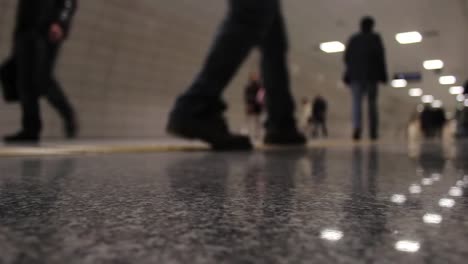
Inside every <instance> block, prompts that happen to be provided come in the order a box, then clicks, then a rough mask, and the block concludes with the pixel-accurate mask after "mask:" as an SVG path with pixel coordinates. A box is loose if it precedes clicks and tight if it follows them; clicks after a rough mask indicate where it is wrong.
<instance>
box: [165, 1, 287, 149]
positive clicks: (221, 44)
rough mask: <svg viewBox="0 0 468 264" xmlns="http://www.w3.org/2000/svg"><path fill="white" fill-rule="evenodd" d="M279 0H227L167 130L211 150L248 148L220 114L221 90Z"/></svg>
mask: <svg viewBox="0 0 468 264" xmlns="http://www.w3.org/2000/svg"><path fill="white" fill-rule="evenodd" d="M277 2H278V0H256V1H252V0H230V1H229V12H228V15H227V18H226V19H225V21H224V23H223V24H222V26H221V28H220V31H219V33H218V36H217V37H216V39H215V41H214V44H213V46H212V48H211V50H210V52H209V54H208V57H207V59H206V61H205V63H204V65H203V67H202V70H201V71H200V73H199V75H198V76H197V77H196V78H195V80H194V82H193V83H192V85H191V86H190V87H189V89H188V91H186V92H185V93H184V94H182V95H181V96H180V97H179V98H178V99H177V101H176V104H175V107H174V109H173V110H172V112H171V114H170V117H169V122H168V125H167V131H168V132H169V133H171V134H173V135H176V136H179V137H183V138H195V139H201V140H203V141H206V142H208V143H210V144H211V145H212V147H213V148H214V149H222V150H226V149H249V148H251V145H250V142H249V140H248V138H247V137H241V136H236V135H232V134H230V132H229V130H228V128H227V124H226V122H225V120H224V117H223V115H222V114H223V111H224V110H225V108H226V106H225V104H224V103H223V102H222V100H221V97H222V92H223V91H224V89H225V88H226V86H227V84H228V83H229V81H230V80H231V79H232V77H233V76H234V74H235V73H236V72H237V70H238V68H239V67H240V65H241V63H242V62H243V61H244V59H245V58H246V57H247V55H248V53H249V51H250V50H251V49H252V48H253V47H254V46H256V45H258V44H259V43H260V41H261V40H262V39H263V38H264V36H265V34H266V33H267V31H268V29H269V28H270V26H271V24H272V23H273V20H274V18H275V15H276V14H277V10H276V9H277V8H278V3H277Z"/></svg>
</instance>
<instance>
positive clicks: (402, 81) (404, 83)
mask: <svg viewBox="0 0 468 264" xmlns="http://www.w3.org/2000/svg"><path fill="white" fill-rule="evenodd" d="M407 85H408V81H406V80H405V79H395V80H393V81H392V86H393V87H394V88H403V87H406V86H407Z"/></svg>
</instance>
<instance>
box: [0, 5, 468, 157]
mask: <svg viewBox="0 0 468 264" xmlns="http://www.w3.org/2000/svg"><path fill="white" fill-rule="evenodd" d="M76 9H77V0H41V1H28V0H19V2H18V11H17V19H16V27H15V30H14V37H13V45H12V47H13V48H12V51H11V55H10V56H9V58H8V59H7V60H6V61H5V62H4V63H3V64H2V65H1V68H0V78H1V82H2V84H3V90H4V97H5V99H6V100H7V101H12V102H18V103H19V105H20V106H21V111H22V123H21V124H22V127H21V130H20V131H18V132H17V133H15V134H12V135H10V136H6V137H5V138H4V141H5V142H6V143H18V142H33V143H37V142H38V141H39V140H40V135H41V130H42V122H41V118H40V107H39V98H40V97H41V96H44V97H45V98H47V100H48V101H49V103H50V104H51V105H52V106H53V107H54V108H55V109H56V110H57V111H58V113H59V114H60V116H61V117H62V118H63V121H64V132H65V135H66V136H67V137H69V138H74V137H75V136H76V135H77V132H78V122H77V117H76V114H75V112H74V110H73V107H72V106H71V104H70V102H69V101H68V100H67V98H66V96H65V95H64V93H63V91H62V89H61V87H60V84H59V83H58V82H57V80H56V79H55V78H54V68H55V63H56V60H57V57H58V54H59V51H60V47H61V46H62V44H63V43H64V41H65V40H66V39H67V36H68V33H69V31H70V27H71V22H72V19H73V16H74V13H75V11H76ZM281 9H282V8H281V1H280V0H258V1H252V0H228V12H227V15H226V17H225V19H224V20H223V22H222V23H221V25H220V27H219V32H218V33H217V34H216V37H215V39H214V41H213V44H212V46H211V49H210V50H209V52H208V54H207V56H206V59H205V60H204V63H203V65H202V67H201V70H200V71H199V73H198V74H197V76H196V77H195V78H194V80H193V82H192V83H191V84H190V85H189V87H188V88H187V89H186V90H185V92H183V93H182V94H181V95H180V96H179V97H178V98H177V100H176V101H175V103H174V106H173V108H172V110H171V112H170V115H169V120H168V124H167V128H166V129H167V132H168V133H170V134H172V135H175V136H177V137H181V138H187V139H199V140H202V141H205V142H206V143H208V144H210V145H211V147H212V148H213V149H215V150H249V149H251V148H252V143H251V138H249V137H248V136H245V135H241V134H236V133H233V132H231V130H230V129H229V127H228V125H227V121H226V120H225V117H224V112H225V111H226V110H227V104H226V102H224V101H223V100H222V95H223V93H224V90H225V88H226V86H227V85H228V84H229V82H230V81H231V79H232V78H233V77H234V75H235V73H236V72H237V71H238V69H239V68H240V67H241V65H242V63H243V62H244V60H245V59H246V57H247V56H248V54H249V52H250V51H252V50H253V49H258V50H259V51H260V54H261V58H260V63H259V64H260V65H259V66H260V73H253V74H252V75H251V76H250V80H249V82H248V84H247V87H246V89H245V94H244V98H245V105H246V115H247V117H248V120H249V121H248V122H249V123H251V125H250V126H249V127H250V129H249V133H250V134H251V135H253V138H259V137H260V134H261V133H260V132H259V131H260V130H261V129H260V127H261V126H264V136H263V140H264V143H266V144H272V145H304V144H305V143H306V136H312V137H317V136H318V135H319V131H321V132H322V133H321V134H322V136H324V137H327V136H328V130H327V122H326V121H327V108H328V105H327V101H326V100H325V98H324V97H322V96H320V95H318V96H316V97H315V98H314V100H313V102H310V101H309V100H308V99H305V100H303V108H304V109H305V110H304V113H305V114H306V115H307V118H305V119H304V120H305V121H303V122H304V127H305V129H303V131H300V129H298V126H297V125H296V119H295V116H294V113H295V103H294V100H293V97H292V95H291V91H290V80H289V73H288V67H287V52H288V39H287V34H286V28H285V23H284V20H283V15H282V10H281ZM374 27H375V21H374V19H373V18H372V17H364V18H363V19H362V21H361V23H360V31H359V32H357V33H356V34H354V35H352V37H351V38H350V40H349V42H348V44H347V47H346V52H345V55H344V63H345V67H346V71H345V74H344V82H345V83H346V84H347V85H348V86H349V88H350V94H351V97H352V111H351V113H352V126H353V133H352V138H353V139H354V140H360V139H361V137H362V134H363V125H362V102H363V100H364V98H365V97H367V101H368V116H369V118H368V120H369V126H368V127H369V132H368V134H369V137H370V139H372V140H377V139H378V137H379V115H378V103H377V102H378V91H379V88H378V86H379V83H384V84H385V83H386V82H387V81H388V74H387V67H386V58H385V49H384V45H383V42H382V39H381V37H380V35H379V34H378V33H376V32H375V31H374ZM467 84H468V83H467ZM465 87H466V85H465ZM467 90H468V89H467ZM262 114H265V117H266V118H265V121H264V122H262V121H261V120H262V119H261V115H262ZM423 115H427V113H426V112H423ZM428 120H429V119H428ZM262 123H263V124H262ZM423 123H424V125H423V127H424V128H425V126H426V125H425V124H426V123H427V122H426V121H425V122H423ZM431 123H433V122H432V121H431ZM436 133H437V132H436ZM429 134H430V133H429ZM429 134H428V135H429Z"/></svg>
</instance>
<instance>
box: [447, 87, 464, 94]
mask: <svg viewBox="0 0 468 264" xmlns="http://www.w3.org/2000/svg"><path fill="white" fill-rule="evenodd" d="M464 91H465V89H464V88H463V86H453V87H450V90H449V92H450V94H453V95H456V94H462V93H463V92H464Z"/></svg>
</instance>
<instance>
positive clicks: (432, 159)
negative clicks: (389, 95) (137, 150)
mask: <svg viewBox="0 0 468 264" xmlns="http://www.w3.org/2000/svg"><path fill="white" fill-rule="evenodd" d="M465 174H467V175H468V145H464V146H463V145H460V146H458V147H455V148H454V147H443V146H441V145H439V144H435V143H432V144H424V145H413V146H412V147H411V148H408V147H407V146H404V145H401V146H399V145H393V146H392V145H384V146H355V147H351V146H343V147H336V146H335V147H326V148H311V149H307V150H300V149H289V150H276V151H258V152H255V153H209V152H190V153H183V152H170V153H154V154H148V153H146V154H124V155H86V156H85V155H83V156H67V157H57V156H53V157H47V156H44V157H30V158H24V157H23V158H3V159H0V263H2V264H10V263H34V264H40V263H52V264H55V263H57V264H58V263H60V264H63V263H68V264H74V263H77V264H78V263H79V264H86V263H143V264H144V263H412V264H417V263H466V258H467V257H468V246H467V245H468V198H467V192H468V190H467V188H466V187H467V186H468V177H467V176H465Z"/></svg>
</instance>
